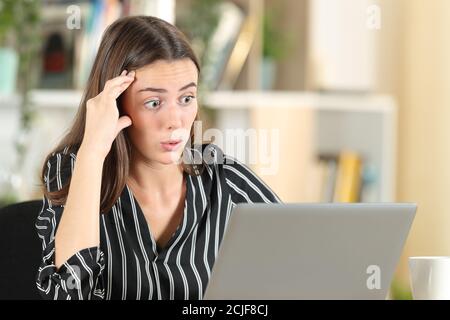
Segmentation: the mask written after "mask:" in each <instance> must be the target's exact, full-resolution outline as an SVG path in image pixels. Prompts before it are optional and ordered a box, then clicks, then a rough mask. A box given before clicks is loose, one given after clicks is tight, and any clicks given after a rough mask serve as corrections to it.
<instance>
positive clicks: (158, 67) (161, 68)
mask: <svg viewBox="0 0 450 320" xmlns="http://www.w3.org/2000/svg"><path fill="white" fill-rule="evenodd" d="M197 76H198V72H197V68H196V66H195V64H194V63H193V62H192V60H190V59H183V60H176V61H165V60H158V61H155V62H154V63H152V64H149V65H146V66H145V67H142V68H139V69H137V70H136V83H139V82H141V81H142V82H145V85H155V84H158V83H160V84H164V83H165V84H171V85H177V84H180V83H184V82H195V83H197Z"/></svg>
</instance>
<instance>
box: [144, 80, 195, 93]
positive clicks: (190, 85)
mask: <svg viewBox="0 0 450 320" xmlns="http://www.w3.org/2000/svg"><path fill="white" fill-rule="evenodd" d="M190 87H197V85H196V84H195V83H194V82H191V83H189V84H187V85H185V86H184V87H181V88H180V89H179V90H178V91H183V90H185V89H187V88H190ZM143 91H154V92H160V93H162V92H167V90H166V89H160V88H151V87H147V88H143V89H140V90H138V92H143Z"/></svg>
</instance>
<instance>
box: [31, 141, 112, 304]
mask: <svg viewBox="0 0 450 320" xmlns="http://www.w3.org/2000/svg"><path fill="white" fill-rule="evenodd" d="M74 161H75V155H74V154H69V153H68V152H67V149H65V150H64V151H63V152H61V153H56V154H52V156H51V157H50V158H49V160H48V162H47V168H46V172H45V176H44V182H45V184H46V188H47V190H49V191H56V190H60V189H61V188H62V187H63V186H64V184H65V183H67V182H68V179H69V177H70V175H71V173H72V170H73V165H74ZM63 210H64V205H53V204H52V203H51V201H50V200H49V199H47V197H45V196H44V197H43V205H42V209H41V211H40V213H39V215H38V217H37V219H36V224H35V227H36V230H37V233H38V236H39V238H40V239H41V243H42V260H41V263H40V266H39V269H38V272H37V279H36V285H37V287H38V289H39V292H40V294H41V296H42V297H43V298H44V299H49V300H82V299H103V298H104V286H103V282H102V276H101V275H102V272H103V270H104V267H105V262H104V256H103V252H102V251H101V250H100V248H98V247H92V248H86V249H83V250H81V251H79V252H77V253H76V254H74V255H73V256H72V257H70V258H69V259H68V260H67V261H66V262H65V263H64V264H63V265H62V266H61V267H60V268H59V269H57V268H56V266H55V234H56V230H57V228H58V224H59V221H60V219H61V216H62V214H63Z"/></svg>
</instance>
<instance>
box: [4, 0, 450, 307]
mask: <svg viewBox="0 0 450 320" xmlns="http://www.w3.org/2000/svg"><path fill="white" fill-rule="evenodd" d="M136 14H145V15H153V16H158V17H160V18H163V19H165V20H167V21H169V22H171V23H173V24H175V25H176V26H178V27H179V28H180V29H181V30H182V31H183V32H184V33H185V34H186V36H187V37H188V38H189V40H190V41H191V43H192V46H193V48H194V50H195V51H196V53H197V55H198V57H199V58H200V60H201V64H202V74H201V79H200V99H199V100H200V103H201V107H202V110H201V112H202V119H203V130H207V129H208V128H217V129H219V130H221V132H229V133H230V136H227V138H226V139H225V140H220V139H219V140H217V141H216V143H217V144H219V145H221V147H222V148H223V149H224V151H225V152H226V153H229V154H232V155H234V156H236V157H238V158H240V159H241V160H242V161H246V162H248V160H249V159H247V158H246V156H247V155H248V152H246V151H248V148H251V147H252V148H253V147H254V146H252V145H251V144H252V143H254V141H255V140H251V139H250V136H251V134H254V132H257V134H259V135H264V134H267V133H269V135H268V136H270V137H271V138H270V139H264V137H262V136H260V137H259V140H260V141H265V142H268V143H265V144H261V143H258V145H257V146H256V148H257V149H258V150H259V154H260V155H261V157H260V158H259V159H264V160H266V161H256V163H250V165H251V167H252V168H253V169H254V170H255V171H256V172H257V173H258V174H259V175H261V177H262V178H263V179H264V180H265V181H266V182H267V183H268V184H269V186H270V187H272V188H273V190H275V191H276V192H277V193H278V195H279V196H280V197H281V198H282V200H283V201H285V202H333V201H334V202H393V201H401V202H416V203H417V204H418V208H419V209H418V212H417V215H416V219H415V222H414V224H413V227H412V229H411V232H410V235H409V237H408V240H407V242H406V246H405V249H404V252H403V254H402V257H401V259H400V263H399V265H398V269H397V271H396V275H395V279H394V281H393V284H392V288H391V291H390V297H391V298H392V299H410V298H411V293H410V288H409V273H408V266H407V258H408V257H409V256H415V255H450V232H449V231H450V203H449V202H448V201H447V199H448V195H447V194H446V193H447V192H449V190H450V167H449V166H448V164H449V163H450V126H449V125H448V124H449V120H450V105H449V103H450V88H449V86H450V58H449V57H450V41H449V39H450V1H448V0H429V1H424V0H276V1H275V0H233V1H231V0H230V1H225V0H182V1H181V0H178V1H176V0H148V1H142V0H129V1H125V0H124V1H118V0H109V1H107V0H104V1H100V0H98V1H44V0H41V1H37V0H35V1H33V0H0V144H1V148H0V207H2V206H5V205H7V204H10V203H14V202H18V201H25V200H30V199H39V198H40V197H41V196H42V194H41V190H40V182H39V175H40V170H41V168H42V165H43V161H44V157H45V155H46V154H47V153H48V152H49V151H50V150H51V149H52V148H53V147H54V146H55V145H56V143H57V142H58V140H59V139H60V138H61V137H62V135H63V134H64V132H65V131H66V130H67V129H68V127H69V126H70V124H71V122H72V119H73V117H74V115H75V113H76V110H77V108H78V105H79V102H80V98H81V94H82V91H83V88H84V84H85V82H86V79H87V77H88V74H89V71H90V67H91V65H92V61H93V58H94V56H95V53H96V49H97V46H98V43H99V40H100V37H101V35H102V33H103V31H104V30H105V28H106V27H107V26H108V25H109V24H110V23H112V22H113V21H114V20H116V19H117V18H119V17H121V16H126V15H136ZM248 129H253V130H254V131H251V132H250V131H248ZM255 129H256V130H255ZM227 130H228V131H227ZM236 133H238V134H236ZM233 134H234V135H233ZM271 139H275V140H273V141H272V140H271ZM268 140H269V141H268ZM249 141H250V143H249ZM251 141H253V142H251ZM246 142H247V143H246ZM271 142H275V143H271ZM242 146H244V149H243V148H242ZM380 232H383V230H380Z"/></svg>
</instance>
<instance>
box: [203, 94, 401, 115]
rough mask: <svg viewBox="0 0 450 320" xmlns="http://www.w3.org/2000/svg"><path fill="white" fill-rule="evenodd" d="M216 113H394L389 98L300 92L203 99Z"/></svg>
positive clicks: (224, 95) (209, 95)
mask: <svg viewBox="0 0 450 320" xmlns="http://www.w3.org/2000/svg"><path fill="white" fill-rule="evenodd" d="M202 101H203V103H202V104H203V105H206V106H208V107H210V108H213V109H247V108H275V107H276V108H292V107H296V108H301V107H307V108H314V109H316V108H317V109H319V110H322V109H328V110H336V111H340V110H341V111H352V112H392V111H393V108H394V101H393V99H392V98H391V97H390V96H386V95H364V94H321V93H313V92H301V91H217V92H213V93H210V94H208V95H207V96H206V97H204V99H203V100H202Z"/></svg>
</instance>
